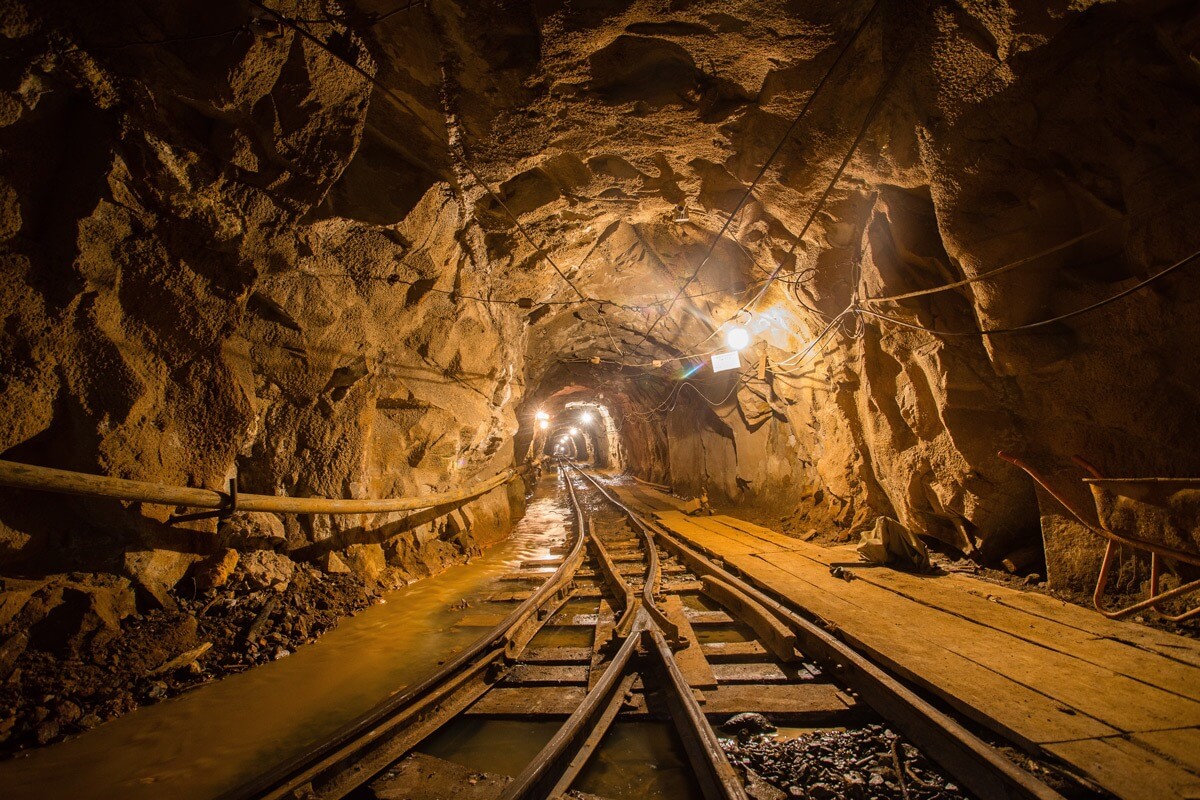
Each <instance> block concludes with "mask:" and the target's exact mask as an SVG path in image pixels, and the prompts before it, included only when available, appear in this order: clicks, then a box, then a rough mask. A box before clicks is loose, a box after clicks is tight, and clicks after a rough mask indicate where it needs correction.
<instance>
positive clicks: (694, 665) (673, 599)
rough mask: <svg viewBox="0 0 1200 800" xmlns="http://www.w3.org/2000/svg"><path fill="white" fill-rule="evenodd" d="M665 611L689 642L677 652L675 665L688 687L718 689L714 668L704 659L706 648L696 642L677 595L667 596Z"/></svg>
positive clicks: (681, 636) (680, 633) (681, 601)
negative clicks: (677, 666)
mask: <svg viewBox="0 0 1200 800" xmlns="http://www.w3.org/2000/svg"><path fill="white" fill-rule="evenodd" d="M663 611H664V612H665V613H666V615H667V619H669V620H671V622H673V623H674V624H675V626H676V627H677V628H679V635H680V638H682V639H684V640H685V641H686V642H687V644H686V645H685V646H684V647H683V648H682V649H679V650H676V651H675V663H676V664H678V665H679V671H680V672H682V673H683V677H684V678H686V679H687V682H688V686H691V687H692V688H693V689H712V688H716V686H717V678H716V676H715V675H713V670H712V667H710V666H709V665H708V659H706V658H705V657H704V648H703V647H702V646H701V645H700V642H698V641H696V632H695V631H693V630H692V624H691V623H690V622H688V618H687V614H686V613H685V612H684V609H683V600H682V599H681V598H680V597H679V595H677V594H669V595H667V596H666V598H665V599H664V600H663Z"/></svg>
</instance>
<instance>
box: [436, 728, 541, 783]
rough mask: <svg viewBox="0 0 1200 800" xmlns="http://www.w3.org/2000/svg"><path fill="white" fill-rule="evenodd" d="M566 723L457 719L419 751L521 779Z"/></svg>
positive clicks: (484, 770)
mask: <svg viewBox="0 0 1200 800" xmlns="http://www.w3.org/2000/svg"><path fill="white" fill-rule="evenodd" d="M560 725H562V720H561V719H558V720H540V721H532V720H523V719H480V718H478V717H463V716H459V717H455V718H454V719H453V720H452V721H451V722H450V723H449V724H447V725H445V726H443V727H442V728H441V730H439V731H438V732H437V733H435V734H433V735H432V736H430V737H429V738H428V739H426V740H425V741H423V742H421V743H420V744H419V745H417V748H416V749H417V750H418V751H420V752H422V753H425V754H426V755H430V756H437V757H438V758H442V759H445V760H446V761H453V762H454V763H456V764H462V765H463V766H464V767H469V768H471V769H474V770H478V771H480V772H490V773H492V774H493V775H519V774H520V773H521V770H523V769H525V765H526V764H528V763H529V762H530V761H532V760H533V757H534V756H536V755H537V754H538V752H539V751H541V749H542V748H543V747H545V746H546V743H547V742H549V741H550V737H552V736H553V735H554V732H555V731H557V730H558V728H559V726H560Z"/></svg>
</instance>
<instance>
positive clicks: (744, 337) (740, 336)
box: [725, 328, 750, 350]
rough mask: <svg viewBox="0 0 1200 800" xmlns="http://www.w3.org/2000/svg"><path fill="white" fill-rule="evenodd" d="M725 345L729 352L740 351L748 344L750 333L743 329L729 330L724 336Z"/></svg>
mask: <svg viewBox="0 0 1200 800" xmlns="http://www.w3.org/2000/svg"><path fill="white" fill-rule="evenodd" d="M725 344H727V345H729V349H730V350H741V349H742V348H743V347H745V346H746V345H748V344H750V332H749V331H747V330H746V329H745V328H730V329H729V332H728V333H726V334H725Z"/></svg>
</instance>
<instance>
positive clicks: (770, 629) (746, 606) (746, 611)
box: [701, 575, 796, 662]
mask: <svg viewBox="0 0 1200 800" xmlns="http://www.w3.org/2000/svg"><path fill="white" fill-rule="evenodd" d="M701 582H702V583H703V584H704V593H705V594H706V595H708V596H709V597H711V598H712V599H713V600H716V601H717V602H718V603H720V604H721V605H723V606H725V607H726V608H728V609H729V610H730V611H732V612H733V613H734V615H736V616H737V618H738V619H739V620H740V621H742V622H744V623H745V624H747V625H749V626H750V627H751V628H753V629H754V633H755V635H757V636H758V638H759V641H761V642H762V643H763V647H766V648H767V649H768V650H770V651H771V652H772V653H774V654H775V657H776V658H778V659H779V660H780V661H784V662H787V661H795V660H796V634H794V633H792V631H791V629H789V628H788V627H787V626H786V625H784V624H783V622H781V621H780V620H779V619H778V618H777V617H776V616H775V615H774V614H772V613H771V612H770V611H768V610H767V609H765V608H763V607H762V606H761V605H759V604H758V603H757V602H756V601H754V600H753V599H751V598H750V597H747V596H746V595H744V594H743V593H742V592H741V591H739V590H738V589H736V588H735V587H733V586H732V585H730V584H728V583H726V582H725V581H722V580H718V579H717V578H714V577H712V576H711V575H705V576H704V577H703V578H702V579H701Z"/></svg>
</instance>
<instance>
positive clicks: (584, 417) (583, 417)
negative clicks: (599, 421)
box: [579, 411, 595, 425]
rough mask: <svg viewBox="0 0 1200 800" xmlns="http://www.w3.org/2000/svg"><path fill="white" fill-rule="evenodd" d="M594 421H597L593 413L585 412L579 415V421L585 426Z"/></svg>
mask: <svg viewBox="0 0 1200 800" xmlns="http://www.w3.org/2000/svg"><path fill="white" fill-rule="evenodd" d="M593 419H595V417H593V416H592V412H590V411H585V412H583V413H582V414H580V415H579V421H580V422H582V423H583V424H584V425H587V424H588V423H589V422H591V421H592V420H593Z"/></svg>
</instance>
